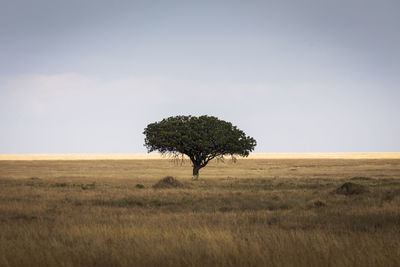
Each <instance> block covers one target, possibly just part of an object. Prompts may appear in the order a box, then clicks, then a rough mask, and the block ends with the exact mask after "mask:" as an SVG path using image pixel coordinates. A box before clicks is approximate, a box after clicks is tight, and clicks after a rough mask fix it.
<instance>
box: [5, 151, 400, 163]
mask: <svg viewBox="0 0 400 267" xmlns="http://www.w3.org/2000/svg"><path fill="white" fill-rule="evenodd" d="M228 157H229V156H228ZM237 158H238V159H400V152H258V153H250V155H249V156H248V157H239V156H238V157H237ZM149 159H152V160H157V159H171V157H170V156H168V155H162V154H161V153H40V154H35V153H27V154H0V161H2V160H149Z"/></svg>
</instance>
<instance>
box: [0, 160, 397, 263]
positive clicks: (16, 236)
mask: <svg viewBox="0 0 400 267" xmlns="http://www.w3.org/2000/svg"><path fill="white" fill-rule="evenodd" d="M166 175H173V176H175V177H177V178H178V179H180V180H181V181H182V182H183V183H184V185H185V187H184V188H183V189H153V188H151V185H153V184H154V183H156V182H157V180H158V179H160V178H162V177H163V176H166ZM190 175H191V170H190V166H189V165H183V166H180V165H174V164H172V163H171V162H169V161H166V160H160V161H153V160H148V161H143V160H142V161H18V162H12V161H0V266H400V238H399V237H400V208H399V207H400V197H399V196H400V179H399V178H400V163H399V161H396V160H314V159H306V160H242V161H239V162H238V164H231V163H226V164H221V163H219V164H217V163H214V164H212V165H210V166H209V167H206V168H205V169H204V171H203V172H202V173H201V175H202V176H201V177H200V179H201V180H200V181H198V182H194V181H192V180H190V178H189V177H190ZM348 181H352V182H354V183H358V184H362V185H364V186H366V187H368V189H369V191H368V192H365V193H363V194H360V195H348V196H346V195H340V194H335V193H333V192H334V190H335V189H336V188H337V187H339V186H340V185H341V184H343V183H344V182H348ZM137 184H142V185H143V186H144V188H138V187H137V186H136V185H137ZM316 202H321V203H323V204H319V205H316V204H315V203H316Z"/></svg>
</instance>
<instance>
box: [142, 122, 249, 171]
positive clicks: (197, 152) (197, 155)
mask: <svg viewBox="0 0 400 267" xmlns="http://www.w3.org/2000/svg"><path fill="white" fill-rule="evenodd" d="M143 134H144V135H145V146H146V147H147V149H148V152H152V151H159V152H161V153H163V154H166V153H168V154H174V155H187V156H188V157H189V158H190V160H191V161H192V163H193V168H194V169H193V174H194V175H195V174H196V173H195V172H197V173H198V170H199V169H200V168H202V167H204V166H206V165H207V163H208V162H209V161H210V160H212V159H214V158H218V157H222V156H224V155H231V156H233V155H239V156H243V157H246V156H248V155H249V153H250V152H251V151H253V149H254V147H255V146H256V140H254V139H253V138H252V137H249V136H246V134H245V133H244V132H243V131H241V130H239V129H238V128H237V127H236V126H233V125H232V123H230V122H226V121H223V120H220V119H218V118H216V117H212V116H200V117H194V116H176V117H169V118H166V119H163V120H162V121H160V122H155V123H151V124H149V125H148V126H147V127H146V128H145V129H144V132H143ZM195 169H196V170H195Z"/></svg>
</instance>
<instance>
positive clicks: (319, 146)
mask: <svg viewBox="0 0 400 267" xmlns="http://www.w3.org/2000/svg"><path fill="white" fill-rule="evenodd" d="M396 92H397V91H395V90H389V89H387V90H386V91H381V90H377V89H376V87H375V85H373V84H369V85H368V84H361V83H358V84H351V83H349V82H341V83H337V84H329V85H326V84H316V83H303V84H287V85H285V86H283V85H282V84H279V85H278V84H266V83H247V84H246V83H242V84H239V83H233V82H232V83H228V82H225V83H207V82H204V83H201V82H198V81H190V80H176V79H175V80H174V79H167V78H164V77H138V76H125V77H122V78H118V79H104V78H103V79H102V78H94V77H90V76H84V75H80V74H77V73H61V74H54V75H47V74H31V75H22V76H14V77H3V78H1V79H0V119H1V122H2V132H1V138H0V139H1V141H0V149H1V150H2V151H9V152H10V153H16V152H21V153H26V152H34V153H39V152H54V153H61V152H82V153H83V152H99V153H100V152H144V148H143V136H142V131H143V128H144V127H145V126H146V125H147V124H148V123H150V122H153V121H158V120H161V119H162V118H165V117H168V116H174V115H187V114H191V115H202V114H208V115H214V116H217V117H219V118H221V119H224V120H227V121H231V122H232V123H234V124H235V125H238V126H239V128H241V129H243V130H245V132H246V133H247V134H249V135H251V136H253V137H255V138H256V140H258V143H259V146H258V147H257V151H261V152H265V151H282V152H290V151H300V152H307V151H308V152H312V151H393V150H394V149H395V147H396V146H397V147H399V145H400V144H398V142H397V143H396V142H394V141H392V139H393V138H394V136H395V135H396V134H398V133H399V127H398V126H397V124H396V123H395V122H394V120H395V116H394V114H396V112H397V113H398V111H399V108H398V105H397V104H396V99H398V96H399V93H398V92H397V93H396Z"/></svg>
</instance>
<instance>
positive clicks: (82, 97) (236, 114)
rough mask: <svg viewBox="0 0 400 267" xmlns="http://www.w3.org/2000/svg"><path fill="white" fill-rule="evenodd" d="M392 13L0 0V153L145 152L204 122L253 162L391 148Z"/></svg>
mask: <svg viewBox="0 0 400 267" xmlns="http://www.w3.org/2000/svg"><path fill="white" fill-rule="evenodd" d="M398 14H400V2H399V1H390V0H381V1H376V0H375V1H371V0H346V1H344V0H335V1H321V0H303V1H284V0H280V1H278V0H277V1H218V0H214V1H104V0H96V1H95V0H69V1H60V0H59V1H57V0H36V1H31V0H13V1H4V0H0V122H1V128H0V153H135V152H145V151H146V150H145V148H144V147H143V139H144V137H143V134H142V132H143V129H144V127H146V125H147V124H148V123H151V122H154V121H159V120H161V119H162V118H165V117H168V116H175V115H189V114H191V115H202V114H207V115H213V116H217V117H219V118H220V119H224V120H227V121H231V122H232V123H234V124H235V125H237V126H238V127H239V128H240V129H242V130H244V131H245V132H246V133H247V134H248V135H250V136H252V137H254V138H255V139H256V140H257V141H258V146H257V148H256V152H347V151H348V152H353V151H354V152H368V151H400V140H399V136H400V124H399V119H398V117H399V114H400V105H399V102H400V101H399V100H400V88H399V84H400V75H399V72H400V71H399V70H400V34H399V28H400V16H399V15H398Z"/></svg>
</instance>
